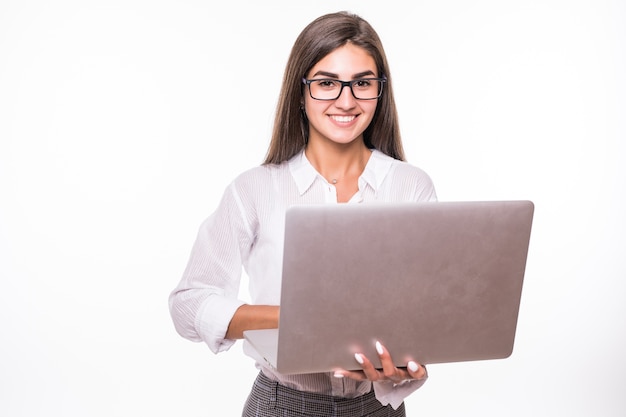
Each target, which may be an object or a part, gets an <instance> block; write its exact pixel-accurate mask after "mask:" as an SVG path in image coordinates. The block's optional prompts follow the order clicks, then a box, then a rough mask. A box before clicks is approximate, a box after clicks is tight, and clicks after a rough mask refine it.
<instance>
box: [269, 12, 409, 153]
mask: <svg viewBox="0 0 626 417" xmlns="http://www.w3.org/2000/svg"><path fill="white" fill-rule="evenodd" d="M348 42H350V43H352V44H354V45H356V46H359V47H361V48H363V49H365V50H366V51H367V52H368V53H369V54H370V55H371V56H372V58H374V61H375V62H376V68H377V71H378V74H377V76H378V77H383V76H384V77H386V78H387V82H386V83H385V86H384V87H383V93H382V96H381V97H380V99H379V102H378V106H377V107H376V112H375V113H374V118H373V119H372V122H371V123H370V125H369V126H368V127H367V129H365V132H363V137H364V141H365V145H366V146H367V147H368V148H371V149H378V150H379V151H381V152H384V153H385V154H387V155H389V156H391V157H393V158H396V159H400V160H404V150H403V148H402V141H401V138H400V129H399V126H398V113H397V110H396V104H395V100H394V97H393V89H392V84H391V74H390V73H389V65H388V64H387V57H386V55H385V51H384V49H383V45H382V42H381V41H380V38H379V37H378V34H377V33H376V31H375V30H374V28H373V27H372V26H371V25H370V24H369V23H368V22H367V21H365V20H364V19H363V18H361V17H360V16H357V15H355V14H352V13H349V12H337V13H330V14H327V15H324V16H321V17H318V18H317V19H315V20H314V21H313V22H311V23H309V25H308V26H307V27H305V28H304V30H303V31H302V32H301V33H300V35H299V36H298V38H297V39H296V41H295V43H294V45H293V48H292V49H291V54H290V56H289V60H288V61H287V66H286V68H285V74H284V76H283V85H282V89H281V92H280V96H279V99H278V105H277V106H276V115H275V118H274V128H273V132H272V139H271V141H270V145H269V149H268V151H267V155H266V157H265V161H264V162H263V163H264V164H279V163H281V162H284V161H287V160H289V159H290V158H291V157H292V156H294V155H296V154H297V153H299V152H300V151H302V149H304V147H305V146H306V143H307V141H308V136H309V122H308V120H307V118H306V115H305V114H304V109H303V107H302V102H303V91H304V88H303V84H302V77H304V76H305V75H306V74H307V73H308V72H309V71H310V70H311V68H313V66H315V64H316V63H318V62H319V61H320V60H321V59H322V58H324V57H325V56H326V55H328V54H329V53H331V52H332V51H334V50H335V49H337V48H339V47H341V46H343V45H345V44H346V43H348Z"/></svg>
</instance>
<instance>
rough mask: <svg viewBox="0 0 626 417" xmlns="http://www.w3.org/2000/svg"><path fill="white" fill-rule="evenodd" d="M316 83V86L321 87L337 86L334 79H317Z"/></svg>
mask: <svg viewBox="0 0 626 417" xmlns="http://www.w3.org/2000/svg"><path fill="white" fill-rule="evenodd" d="M316 84H317V85H318V87H321V88H329V89H331V88H336V87H337V82H336V81H334V80H317V81H316Z"/></svg>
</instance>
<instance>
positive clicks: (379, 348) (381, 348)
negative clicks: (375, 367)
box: [376, 341, 383, 355]
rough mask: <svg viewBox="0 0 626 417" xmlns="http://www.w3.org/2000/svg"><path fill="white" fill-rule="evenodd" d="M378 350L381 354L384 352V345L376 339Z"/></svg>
mask: <svg viewBox="0 0 626 417" xmlns="http://www.w3.org/2000/svg"><path fill="white" fill-rule="evenodd" d="M376 352H378V354H379V355H382V354H383V345H381V344H380V342H378V341H376Z"/></svg>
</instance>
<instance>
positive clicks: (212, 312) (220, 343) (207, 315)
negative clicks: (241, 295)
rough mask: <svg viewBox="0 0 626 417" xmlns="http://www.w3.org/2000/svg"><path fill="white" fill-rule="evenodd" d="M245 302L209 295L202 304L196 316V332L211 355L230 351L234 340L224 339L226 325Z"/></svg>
mask: <svg viewBox="0 0 626 417" xmlns="http://www.w3.org/2000/svg"><path fill="white" fill-rule="evenodd" d="M243 304H245V302H243V301H241V300H237V299H233V298H227V297H224V296H221V295H219V294H211V295H210V296H208V297H207V299H206V300H204V302H203V303H202V307H200V311H199V312H198V315H197V316H196V323H195V326H196V331H197V332H198V334H199V335H200V337H201V338H202V340H204V342H205V343H206V344H207V345H208V346H209V349H211V351H212V352H213V353H219V352H222V351H225V350H228V349H230V347H231V346H232V345H233V344H234V343H235V340H232V339H226V338H225V337H226V331H227V330H228V325H229V324H230V321H231V320H232V318H233V316H234V315H235V311H237V309H238V308H239V307H241V306H242V305H243Z"/></svg>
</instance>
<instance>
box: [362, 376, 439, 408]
mask: <svg viewBox="0 0 626 417" xmlns="http://www.w3.org/2000/svg"><path fill="white" fill-rule="evenodd" d="M427 379H428V372H427V373H426V377H425V378H423V379H419V380H417V379H413V380H409V381H405V382H402V383H400V384H393V383H391V382H373V383H372V385H373V386H374V393H375V394H376V399H377V400H378V401H380V403H381V404H382V405H387V404H390V405H391V406H392V407H393V409H394V410H397V409H398V407H400V405H401V404H402V402H404V400H405V398H406V397H408V396H409V395H410V394H411V393H413V392H415V391H417V390H418V389H419V388H420V387H421V386H422V385H424V383H425V382H426V380H427Z"/></svg>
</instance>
